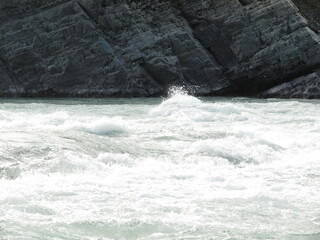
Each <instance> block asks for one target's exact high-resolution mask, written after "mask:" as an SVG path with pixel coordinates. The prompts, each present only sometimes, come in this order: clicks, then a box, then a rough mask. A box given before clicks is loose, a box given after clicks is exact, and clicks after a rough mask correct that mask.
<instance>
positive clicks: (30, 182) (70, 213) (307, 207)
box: [0, 91, 320, 240]
mask: <svg viewBox="0 0 320 240" xmlns="http://www.w3.org/2000/svg"><path fill="white" fill-rule="evenodd" d="M319 107H320V102H319V101H311V100H308V101H307V100H306V101H297V100H276V99H273V100H256V99H246V98H235V99H227V98H203V99H199V98H196V97H192V96H189V95H187V94H185V93H183V92H179V91H178V92H175V93H174V94H173V95H172V96H171V97H169V98H167V99H100V100H97V99H95V100H94V99H88V100H79V99H60V100H41V99H39V100H21V99H20V100H3V99H2V100H0V239H1V240H2V239H4V240H31V239H32V240H34V239H39V240H40V239H41V240H57V239H59V240H60V239H65V240H106V239H217V240H222V239H226V240H231V239H232V240H240V239H241V240H242V239H243V240H253V239H279V240H280V239H281V240H286V239H287V240H300V239H301V240H302V239H303V240H318V239H320V108H319Z"/></svg>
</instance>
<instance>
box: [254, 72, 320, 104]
mask: <svg viewBox="0 0 320 240" xmlns="http://www.w3.org/2000/svg"><path fill="white" fill-rule="evenodd" d="M260 97H265V98H306V99H314V98H317V99H319V98H320V71H318V72H315V73H312V74H309V75H305V76H302V77H299V78H297V79H294V80H292V81H290V82H288V83H283V84H281V85H278V86H276V87H274V88H271V89H269V90H267V91H265V92H263V93H261V94H260Z"/></svg>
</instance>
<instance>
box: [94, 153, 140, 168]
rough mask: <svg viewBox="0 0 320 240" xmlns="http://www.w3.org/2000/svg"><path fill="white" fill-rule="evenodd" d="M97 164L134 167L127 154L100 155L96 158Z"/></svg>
mask: <svg viewBox="0 0 320 240" xmlns="http://www.w3.org/2000/svg"><path fill="white" fill-rule="evenodd" d="M97 160H98V161H99V162H102V163H105V164H107V165H114V164H118V165H123V166H132V165H134V160H133V159H132V158H131V157H130V156H129V155H128V154H120V153H100V154H99V156H98V157H97Z"/></svg>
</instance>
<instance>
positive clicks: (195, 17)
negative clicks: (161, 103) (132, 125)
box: [0, 0, 320, 97]
mask: <svg viewBox="0 0 320 240" xmlns="http://www.w3.org/2000/svg"><path fill="white" fill-rule="evenodd" d="M0 43H1V44H0V96H31V97H32V96H72V97H73V96H80V97H89V96H96V97H107V96H131V97H135V96H136V97H139V96H157V95H162V94H163V93H165V92H166V91H167V89H168V88H169V87H170V86H171V85H184V86H186V88H187V89H188V88H190V89H191V88H192V89H193V91H195V93H197V94H199V95H229V94H233V95H255V94H257V93H259V92H261V91H264V90H265V89H268V88H270V87H273V86H275V85H277V84H279V83H281V82H284V81H288V78H289V79H290V78H295V77H296V76H300V75H302V73H304V74H305V73H306V72H308V71H309V72H310V73H311V72H312V71H313V69H316V68H317V67H318V66H319V65H320V54H319V53H320V38H319V35H318V34H317V33H315V31H313V30H311V29H310V28H309V25H308V22H307V20H306V19H305V18H303V17H302V15H301V14H300V12H299V10H298V8H297V7H296V6H295V5H294V4H293V3H292V2H291V1H290V0H259V1H258V0H239V1H238V0H229V1H225V0H206V1H204V0H153V1H148V0H143V1H133V0H130V1H129V0H127V1H125V0H113V1H111V0H77V1H76V0H73V1H67V0H24V1H22V0H1V1H0Z"/></svg>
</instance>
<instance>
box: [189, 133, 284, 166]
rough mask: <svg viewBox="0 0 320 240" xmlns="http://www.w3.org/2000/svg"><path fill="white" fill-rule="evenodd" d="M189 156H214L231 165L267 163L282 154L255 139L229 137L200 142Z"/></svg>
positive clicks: (192, 146) (194, 144) (191, 148)
mask: <svg viewBox="0 0 320 240" xmlns="http://www.w3.org/2000/svg"><path fill="white" fill-rule="evenodd" d="M187 152H188V154H189V155H200V156H201V155H203V156H212V157H218V158H222V159H226V160H228V161H229V162H230V163H231V164H235V165H243V164H252V163H253V164H260V163H267V162H270V161H271V160H275V159H274V158H275V157H277V156H278V154H280V150H279V149H275V148H274V147H273V146H272V144H271V143H270V144H269V143H267V142H263V141H261V140H259V139H255V138H250V137H248V138H238V137H236V136H228V137H226V138H223V139H207V140H199V141H196V142H195V143H193V144H192V145H191V147H190V149H189V150H188V151H187Z"/></svg>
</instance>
